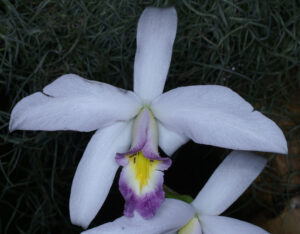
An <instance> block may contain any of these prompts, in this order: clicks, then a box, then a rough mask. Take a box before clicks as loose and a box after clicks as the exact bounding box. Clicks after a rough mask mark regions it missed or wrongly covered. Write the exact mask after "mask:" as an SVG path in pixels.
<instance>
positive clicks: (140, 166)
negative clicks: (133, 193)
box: [127, 151, 160, 191]
mask: <svg viewBox="0 0 300 234" xmlns="http://www.w3.org/2000/svg"><path fill="white" fill-rule="evenodd" d="M127 158H128V160H129V164H130V167H131V168H132V169H133V171H134V173H135V178H136V179H137V181H138V182H139V187H140V191H142V189H143V187H144V186H146V185H147V184H148V181H149V179H150V176H151V174H152V173H153V171H154V170H155V168H156V166H157V165H158V164H159V163H160V161H158V160H152V159H148V158H146V157H145V156H144V155H143V152H142V151H139V152H138V153H137V154H131V155H128V156H127Z"/></svg>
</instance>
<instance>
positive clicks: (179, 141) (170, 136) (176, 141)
mask: <svg viewBox="0 0 300 234" xmlns="http://www.w3.org/2000/svg"><path fill="white" fill-rule="evenodd" d="M158 134H159V138H158V142H159V146H160V148H161V149H162V150H163V151H164V152H165V153H166V154H167V155H169V156H171V155H172V154H173V153H174V152H175V151H176V150H177V149H178V148H179V147H180V146H182V145H183V144H185V143H187V142H188V140H189V138H187V137H186V136H183V135H180V134H178V133H177V132H174V131H172V130H170V129H168V128H166V127H165V125H164V124H162V123H159V122H158Z"/></svg>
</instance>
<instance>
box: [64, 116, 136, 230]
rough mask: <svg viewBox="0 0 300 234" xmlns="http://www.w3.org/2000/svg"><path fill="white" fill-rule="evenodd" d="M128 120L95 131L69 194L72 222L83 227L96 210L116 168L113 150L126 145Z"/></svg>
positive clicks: (105, 193)
mask: <svg viewBox="0 0 300 234" xmlns="http://www.w3.org/2000/svg"><path fill="white" fill-rule="evenodd" d="M131 127H132V123H124V122H119V123H115V124H113V125H111V126H109V127H106V128H103V129H101V130H98V131H97V132H96V133H95V134H94V136H93V137H92V139H91V141H90V142H89V144H88V146H87V148H86V150H85V152H84V154H83V157H82V159H81V160H80V163H79V165H78V167H77V170H76V173H75V176H74V179H73V183H72V188H71V196H70V216H71V221H72V223H73V224H76V225H80V226H82V227H83V228H86V227H87V226H88V225H89V224H90V222H91V221H92V220H93V218H94V217H95V216H96V214H97V213H98V211H99V209H100V208H101V206H102V204H103V202H104V201H105V199H106V196H107V194H108V192H109V189H110V187H111V185H112V182H113V180H114V177H115V173H116V171H117V169H118V164H117V163H116V162H115V155H116V153H117V152H125V151H127V150H128V148H129V146H130V137H131Z"/></svg>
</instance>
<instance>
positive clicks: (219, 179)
mask: <svg viewBox="0 0 300 234" xmlns="http://www.w3.org/2000/svg"><path fill="white" fill-rule="evenodd" d="M265 164H266V160H265V159H264V158H262V157H260V156H258V155H255V154H253V153H249V152H245V151H233V152H232V153H231V154H229V155H228V156H227V157H226V158H225V160H224V161H223V162H222V163H221V164H220V165H219V167H218V168H217V169H216V170H215V172H214V173H213V175H212V176H211V177H210V178H209V180H208V181H207V183H206V184H205V186H204V187H203V188H202V190H201V191H200V192H199V194H198V195H197V197H196V198H195V200H194V201H193V202H192V203H191V204H188V203H185V202H182V201H179V200H175V199H166V200H165V201H164V202H163V203H162V205H161V207H160V208H159V209H158V211H157V213H156V215H155V216H154V217H153V218H152V219H150V220H144V219H143V218H142V217H141V216H140V215H139V214H138V213H135V216H134V217H133V218H128V217H125V216H123V217H121V218H118V219H116V220H115V221H113V222H110V223H106V224H103V225H100V226H98V227H95V228H92V229H90V230H87V231H85V232H83V233H82V234H102V233H103V234H104V233H105V234H140V233H143V234H163V233H166V234H172V233H178V234H201V233H204V234H266V233H267V232H266V231H264V230H263V229H261V228H259V227H257V226H255V225H253V224H250V223H246V222H243V221H240V220H237V219H234V218H229V217H224V216H219V215H220V214H221V213H223V212H224V211H225V210H226V209H227V208H228V207H229V206H231V204H232V203H233V202H234V201H235V200H237V199H238V198H239V196H240V195H241V194H242V193H243V192H244V191H245V190H246V189H247V188H248V187H249V185H250V184H251V183H252V182H253V181H254V179H255V178H256V177H257V176H258V175H259V173H260V172H261V171H262V170H263V168H264V166H265Z"/></svg>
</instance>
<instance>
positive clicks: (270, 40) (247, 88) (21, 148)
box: [0, 0, 300, 233]
mask: <svg viewBox="0 0 300 234" xmlns="http://www.w3.org/2000/svg"><path fill="white" fill-rule="evenodd" d="M170 5H174V6H175V7H176V9H177V13H178V18H179V22H178V31H177V36H176V40H175V44H174V52H173V57H172V63H171V67H170V71H169V75H168V80H167V83H166V87H165V90H169V89H172V88H174V87H177V86H186V85H199V84H200V85H201V84H219V85H225V86H228V87H230V88H231V89H233V90H234V91H236V92H238V93H239V94H240V95H241V96H242V97H244V98H245V99H246V100H247V101H249V102H250V103H251V104H252V105H254V107H255V108H256V109H258V110H260V111H261V112H263V113H264V114H265V115H267V116H268V117H270V118H271V119H273V120H274V121H275V122H276V123H277V124H279V125H280V127H281V128H282V129H283V130H284V133H285V135H286V137H287V139H288V142H289V155H288V156H282V155H274V154H265V155H266V157H268V158H269V162H268V165H267V167H266V169H265V170H264V172H263V173H262V175H261V176H260V177H259V178H258V180H256V182H255V183H254V184H253V185H252V186H251V188H249V189H248V191H247V192H246V193H245V194H244V195H243V196H242V197H241V198H240V199H239V200H238V202H237V203H236V204H235V205H234V206H232V207H231V209H230V210H229V211H228V212H227V213H226V215H230V216H233V217H236V218H239V219H243V220H247V221H250V222H253V223H256V224H258V225H261V226H262V227H264V228H266V229H267V230H269V231H272V233H299V232H300V231H299V226H298V227H297V225H299V223H298V221H297V220H299V217H300V215H299V209H300V208H299V207H300V201H299V197H298V196H299V194H300V186H299V185H300V177H299V174H300V160H299V158H300V149H299V141H300V134H299V131H300V130H299V128H300V70H299V65H300V63H299V59H300V49H299V48H300V3H299V1H297V0H289V1H281V0H268V1H259V0H239V1H228V0H223V1H221V0H207V1H204V0H203V1H188V0H183V1H124V0H123V1H121V0H113V1H104V0H96V1H95V0H89V1H84V0H76V1H75V0H61V1H53V0H41V1H36V0H23V1H10V0H0V95H1V99H0V100H1V104H0V105H1V108H0V123H1V125H0V128H1V132H0V137H1V143H0V144H1V156H0V160H1V161H0V173H1V176H0V192H1V193H0V212H1V218H0V233H54V232H55V233H79V232H80V231H81V228H79V227H75V226H72V225H71V223H70V220H69V214H68V200H69V194H70V186H71V182H72V178H73V175H74V173H75V169H76V166H77V164H78V162H79V160H80V158H81V156H82V153H83V151H84V149H85V147H86V145H87V142H88V141H89V139H90V137H91V135H92V133H76V132H30V131H28V132H25V131H17V132H14V133H9V132H8V122H9V118H10V112H11V110H12V108H13V106H14V105H15V104H16V102H17V101H19V100H20V99H21V98H22V97H25V96H27V95H29V94H31V93H33V92H36V91H39V90H41V89H42V88H43V87H44V86H45V85H47V84H49V83H50V82H52V81H53V80H54V79H56V78H57V77H59V76H60V75H62V74H66V73H76V74H79V75H81V76H83V77H85V78H88V79H91V80H98V81H102V82H106V83H109V84H112V85H115V86H118V87H121V88H125V89H132V87H133V83H132V82H133V79H132V74H133V61H134V55H135V48H136V44H135V35H136V25H137V20H138V18H139V16H140V14H141V12H142V11H143V9H144V8H145V7H147V6H160V7H164V6H170ZM227 153H228V150H224V149H220V148H215V147H208V146H200V145H196V144H194V143H191V142H189V143H188V144H186V145H185V146H183V147H182V148H181V149H179V150H178V151H177V152H176V153H175V155H174V157H173V159H174V160H173V166H172V167H171V169H170V170H169V171H167V172H166V184H167V185H168V186H169V187H170V188H172V189H174V190H176V191H177V192H179V193H182V194H189V195H192V196H195V195H196V194H197V192H198V191H199V190H200V188H201V187H202V186H203V184H204V183H205V181H206V180H207V179H208V177H209V176H210V174H211V173H212V172H213V170H214V169H215V168H216V167H217V165H218V164H219V163H220V162H221V160H222V159H223V158H224V156H225V155H226V154H227ZM122 206H123V200H122V198H121V196H120V194H119V192H118V189H117V182H116V181H115V183H114V185H113V188H112V189H111V192H110V195H109V199H108V200H107V201H106V202H105V204H104V207H103V209H102V210H101V212H100V213H99V215H98V216H97V218H96V220H95V221H94V222H93V223H92V225H91V226H95V225H98V224H100V223H103V222H107V221H110V220H113V219H114V218H117V217H118V216H119V215H121V213H122V209H123V208H122ZM296 217H298V218H296ZM297 228H298V229H297ZM297 230H298V231H297Z"/></svg>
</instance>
